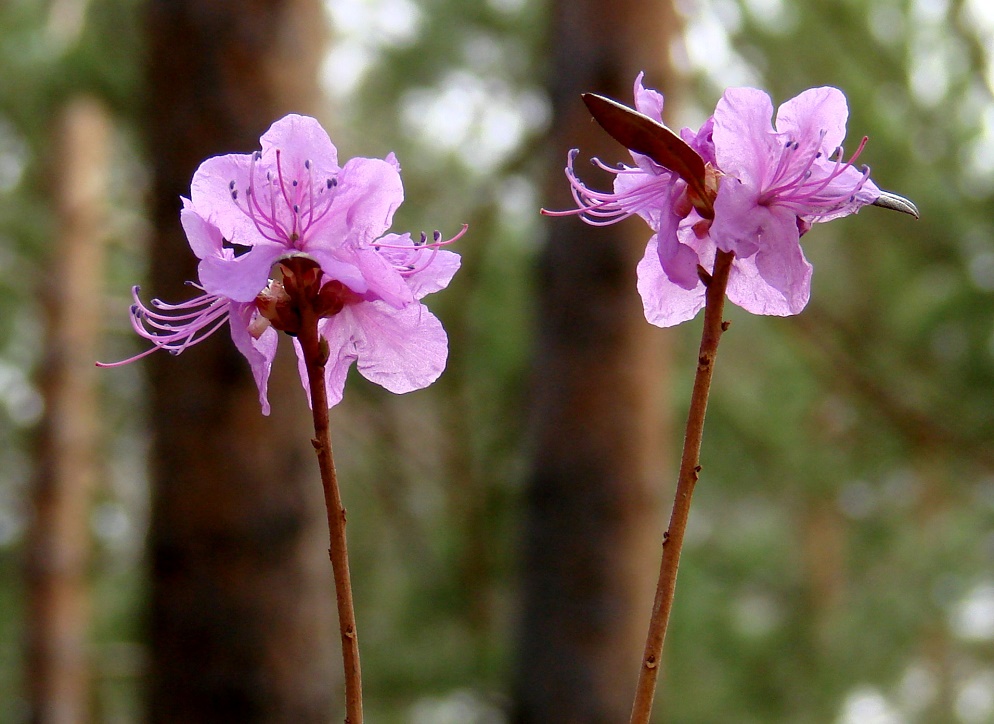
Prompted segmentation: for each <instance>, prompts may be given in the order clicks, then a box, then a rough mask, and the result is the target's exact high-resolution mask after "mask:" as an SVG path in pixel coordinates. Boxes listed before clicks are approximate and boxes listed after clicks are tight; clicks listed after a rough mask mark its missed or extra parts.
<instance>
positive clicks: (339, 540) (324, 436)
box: [297, 310, 362, 724]
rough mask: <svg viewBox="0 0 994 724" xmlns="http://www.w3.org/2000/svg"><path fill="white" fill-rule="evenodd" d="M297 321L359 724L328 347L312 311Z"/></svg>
mask: <svg viewBox="0 0 994 724" xmlns="http://www.w3.org/2000/svg"><path fill="white" fill-rule="evenodd" d="M301 316H302V324H301V329H300V333H299V334H298V336H297V338H298V340H299V341H300V346H301V347H302V348H303V353H304V361H305V364H306V366H307V381H308V384H309V387H310V390H311V412H312V413H313V416H314V439H313V440H311V444H312V445H314V450H315V451H316V452H317V457H318V467H319V468H320V470H321V484H322V485H323V487H324V500H325V506H326V507H327V509H328V530H329V533H330V536H331V547H330V548H329V549H328V555H329V556H330V558H331V567H332V570H333V571H334V576H335V597H336V599H337V601H338V626H339V630H340V632H341V637H342V660H343V662H344V664H345V724H362V673H361V671H360V668H359V638H358V635H357V633H356V621H355V608H354V606H353V604H352V580H351V575H350V574H349V552H348V545H347V543H346V541H345V508H344V506H343V505H342V495H341V492H340V491H339V489H338V476H337V475H336V473H335V462H334V459H333V457H332V452H331V434H330V431H329V427H330V424H329V418H328V391H327V389H326V388H325V381H324V368H325V364H326V363H327V361H328V352H327V346H326V345H322V344H321V339H320V336H319V334H318V318H317V316H316V315H315V314H313V313H312V312H311V311H310V310H306V311H302V314H301Z"/></svg>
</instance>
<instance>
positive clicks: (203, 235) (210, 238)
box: [179, 199, 224, 259]
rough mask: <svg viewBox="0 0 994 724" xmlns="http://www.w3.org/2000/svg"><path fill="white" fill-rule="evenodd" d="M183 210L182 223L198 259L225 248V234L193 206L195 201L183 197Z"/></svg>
mask: <svg viewBox="0 0 994 724" xmlns="http://www.w3.org/2000/svg"><path fill="white" fill-rule="evenodd" d="M182 201H183V210H182V211H180V212H179V220H180V224H182V225H183V231H184V232H185V233H186V240H187V241H188V242H189V243H190V248H191V249H192V250H193V253H194V254H196V256H197V258H198V259H205V258H207V257H209V256H217V255H220V254H221V253H222V249H223V248H224V236H223V235H222V234H221V230H220V229H219V228H217V226H216V225H215V224H212V223H210V222H209V221H207V219H205V218H204V217H203V216H201V215H200V214H198V213H197V211H196V210H195V209H194V208H193V202H192V201H190V200H189V199H182Z"/></svg>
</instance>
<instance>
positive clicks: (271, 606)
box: [146, 0, 341, 723]
mask: <svg viewBox="0 0 994 724" xmlns="http://www.w3.org/2000/svg"><path fill="white" fill-rule="evenodd" d="M322 27H323V17H322V8H321V5H320V3H319V2H317V0H240V1H239V2H234V1H233V0H218V1H212V2H202V1H201V0H153V2H151V4H150V6H149V15H148V31H149V35H150V37H149V41H150V42H149V58H148V62H149V67H148V77H149V89H148V93H149V105H148V117H147V123H146V127H147V137H148V149H149V155H150V157H151V158H152V160H153V166H154V185H153V186H154V188H153V191H154V201H153V206H152V217H153V222H154V227H155V238H154V242H153V246H152V286H153V289H152V292H153V293H154V294H155V296H160V297H163V298H165V299H169V300H177V301H178V300H182V299H187V298H189V297H190V296H191V292H190V290H189V288H188V287H184V283H185V282H186V281H187V280H192V279H196V259H195V258H194V255H193V254H192V252H191V251H190V248H189V246H188V244H187V242H186V240H185V238H184V236H183V232H182V230H181V227H180V223H179V209H180V202H179V197H180V195H186V196H188V195H189V190H190V181H191V178H192V176H193V172H194V170H195V169H196V167H197V165H198V164H199V163H200V162H201V161H203V160H204V159H205V158H206V157H208V156H211V155H214V154H218V153H227V152H239V153H249V152H252V151H254V150H255V149H257V148H258V144H259V136H260V135H261V134H262V133H263V132H264V131H265V130H266V129H267V128H268V127H269V125H270V124H271V123H272V122H273V121H274V120H276V119H277V118H278V117H280V116H281V115H283V114H285V113H287V112H289V111H298V112H300V111H303V112H308V111H310V112H313V111H314V110H315V108H314V105H315V100H314V99H315V98H317V96H318V90H317V85H316V75H317V66H318V63H319V61H320V55H319V53H320V50H321V48H322V43H321V41H322V39H323V33H322ZM286 341H287V342H288V340H286ZM282 346H283V347H284V350H283V351H288V350H289V344H284V345H282ZM291 356H292V355H291ZM150 375H151V392H152V400H151V420H152V427H153V436H154V441H153V451H152V479H153V501H152V518H151V531H150V548H151V564H152V572H151V582H150V587H151V592H150V618H149V639H150V645H151V649H152V650H151V675H150V676H151V678H150V684H149V697H148V705H149V708H148V718H149V721H151V722H184V723H186V722H194V721H196V722H235V721H237V722H263V721H264V722H295V723H296V722H327V721H328V720H329V718H330V716H331V713H332V711H333V708H334V706H335V704H336V703H338V702H340V697H341V693H340V692H341V674H340V672H339V670H338V667H336V666H335V651H334V639H335V634H334V631H335V624H334V622H335V619H334V615H335V614H334V611H335V607H334V599H333V595H332V584H331V569H330V566H329V565H328V560H327V554H326V550H327V540H326V535H327V534H326V531H325V529H324V513H323V505H322V502H321V484H320V481H319V479H318V475H317V468H316V465H315V463H314V453H313V450H312V449H311V447H310V444H309V440H310V437H311V435H312V433H311V432H310V430H309V428H308V424H307V423H308V415H307V397H306V395H305V393H304V391H303V389H302V388H301V387H300V383H299V381H298V378H297V374H296V370H295V367H294V365H293V363H292V362H291V361H290V359H288V356H287V355H281V356H279V357H278V359H277V363H276V364H275V365H274V370H273V375H272V378H271V381H270V400H271V402H272V407H273V413H272V416H271V417H269V418H266V417H263V415H262V414H261V411H260V407H259V402H258V392H257V390H256V387H255V384H254V382H253V381H252V377H251V374H250V370H249V366H248V363H247V362H246V360H245V359H244V358H243V357H242V356H241V355H240V354H239V353H238V352H237V350H236V349H235V346H234V344H233V343H232V341H231V339H230V336H229V335H228V334H227V331H226V330H222V331H221V332H219V333H217V334H216V335H214V336H213V337H212V338H211V339H209V340H207V341H206V342H204V343H202V344H200V345H198V346H197V347H195V348H193V349H190V350H188V351H187V352H185V353H184V354H182V355H180V356H179V357H170V356H168V355H154V356H153V358H152V364H151V365H150Z"/></svg>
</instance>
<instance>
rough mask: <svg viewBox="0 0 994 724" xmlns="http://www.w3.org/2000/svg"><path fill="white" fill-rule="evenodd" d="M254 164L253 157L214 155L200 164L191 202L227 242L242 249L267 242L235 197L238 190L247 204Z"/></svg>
mask: <svg viewBox="0 0 994 724" xmlns="http://www.w3.org/2000/svg"><path fill="white" fill-rule="evenodd" d="M251 162H252V156H251V154H243V153H231V154H228V155H225V156H213V157H211V158H208V159H207V160H206V161H204V162H203V163H202V164H200V167H199V168H198V169H197V170H196V172H195V173H194V174H193V182H192V184H191V185H190V200H191V202H192V205H193V208H194V209H195V210H196V212H197V213H198V214H200V215H201V216H202V217H204V218H205V219H207V221H209V222H210V223H212V224H214V225H215V226H217V227H218V229H219V230H220V231H221V235H222V236H223V237H224V238H225V239H227V240H228V241H231V242H234V243H237V244H241V245H242V246H252V245H253V244H255V243H257V242H259V241H265V239H264V238H263V237H262V236H261V235H260V233H259V230H258V229H257V228H256V225H255V223H254V222H253V221H252V219H250V218H249V217H248V215H247V214H246V213H245V212H244V211H243V210H242V209H240V208H239V206H238V203H236V201H235V200H234V199H232V197H231V194H232V191H233V190H234V191H235V192H236V193H237V194H238V202H239V203H241V204H242V205H243V206H244V204H245V203H246V202H247V200H248V197H249V196H248V188H249V168H250V167H251ZM232 181H234V182H235V187H234V189H232V188H231V182H232Z"/></svg>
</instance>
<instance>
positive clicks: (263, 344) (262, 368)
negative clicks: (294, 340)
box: [228, 304, 279, 415]
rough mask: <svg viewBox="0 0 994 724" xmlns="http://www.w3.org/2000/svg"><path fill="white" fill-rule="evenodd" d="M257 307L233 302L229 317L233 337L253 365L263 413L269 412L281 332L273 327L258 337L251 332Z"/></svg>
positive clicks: (253, 373) (253, 374)
mask: <svg viewBox="0 0 994 724" xmlns="http://www.w3.org/2000/svg"><path fill="white" fill-rule="evenodd" d="M255 314H256V311H255V307H254V306H253V305H251V304H232V305H231V314H230V316H229V317H228V326H229V328H230V329H231V339H232V341H233V342H234V343H235V346H236V347H237V348H238V351H239V352H241V353H242V354H243V355H245V359H247V360H248V362H249V365H250V366H251V367H252V376H253V377H254V378H255V384H256V386H257V387H258V388H259V402H260V403H261V404H262V414H263V415H268V414H269V396H268V388H269V372H270V370H271V369H272V367H273V359H275V357H276V347H277V344H278V343H279V334H278V333H277V332H276V330H275V329H273V328H272V327H269V328H267V329H266V330H265V331H264V332H263V333H262V334H261V335H260V336H259V338H258V339H255V338H254V337H253V336H252V335H251V334H249V331H248V328H249V324H250V323H251V321H252V319H253V317H254V316H255Z"/></svg>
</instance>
